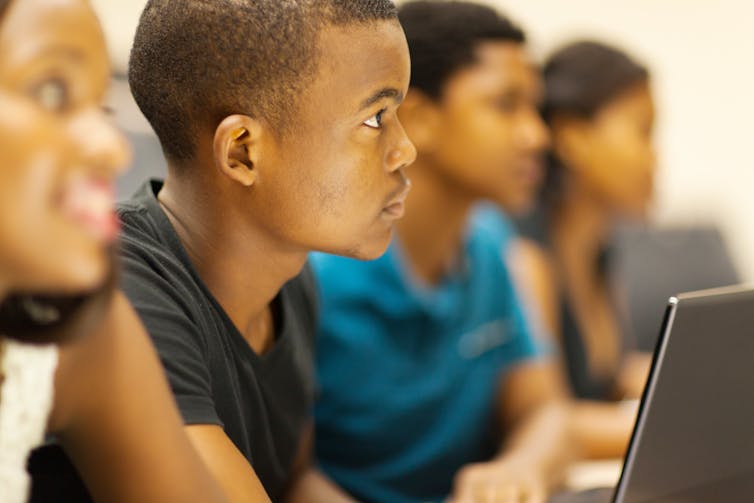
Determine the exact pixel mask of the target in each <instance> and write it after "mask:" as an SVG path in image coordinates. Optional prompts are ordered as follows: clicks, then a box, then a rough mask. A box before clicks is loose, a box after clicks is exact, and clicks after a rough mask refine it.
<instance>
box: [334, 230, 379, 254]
mask: <svg viewBox="0 0 754 503" xmlns="http://www.w3.org/2000/svg"><path fill="white" fill-rule="evenodd" d="M392 238H393V231H392V229H390V230H389V231H388V232H387V233H385V235H383V236H379V237H372V238H371V239H364V240H362V241H360V242H358V243H353V244H352V245H351V246H350V247H345V248H339V249H338V250H333V251H330V252H329V253H332V254H334V255H340V256H343V257H349V258H353V259H357V260H376V259H378V258H380V257H381V256H383V255H384V254H385V252H386V251H387V249H388V247H389V246H390V242H391V241H392Z"/></svg>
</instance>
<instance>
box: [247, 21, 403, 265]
mask: <svg viewBox="0 0 754 503" xmlns="http://www.w3.org/2000/svg"><path fill="white" fill-rule="evenodd" d="M319 43H320V63H319V69H318V71H317V75H316V78H315V79H314V81H313V83H312V84H310V85H309V86H307V88H306V91H305V92H304V94H302V95H301V96H300V97H299V103H300V109H299V113H298V114H297V118H296V119H294V120H295V123H294V124H292V125H291V131H292V132H291V133H290V134H288V135H287V136H286V137H285V138H283V139H281V140H279V141H276V142H274V143H275V145H274V146H273V147H272V148H271V152H270V156H269V157H267V158H268V159H269V160H268V169H266V170H265V173H264V174H263V175H262V176H261V177H260V179H259V180H258V183H259V189H260V190H259V191H258V192H257V195H256V197H255V199H256V203H255V206H256V208H255V211H257V212H260V211H261V212H265V214H264V216H263V218H261V216H260V215H258V214H257V218H258V221H262V222H264V223H265V225H267V226H268V227H269V229H270V230H271V231H272V232H273V233H274V234H275V235H277V236H278V237H279V238H280V239H281V240H282V241H283V242H286V243H291V244H294V245H297V246H300V247H304V248H306V249H309V250H319V251H325V252H330V253H336V254H340V255H347V256H352V257H356V258H362V259H372V258H376V257H378V256H379V255H381V254H382V253H383V252H384V251H385V249H386V248H387V246H388V244H389V243H390V239H391V236H392V228H393V224H394V222H395V220H397V219H398V218H400V217H401V216H402V214H403V201H404V199H405V197H406V194H407V193H408V188H409V182H408V179H407V178H406V175H405V173H404V168H406V167H407V166H408V165H409V164H411V163H412V162H413V161H414V158H415V156H416V152H415V149H414V147H413V144H412V143H411V142H410V141H409V139H408V137H407V136H406V134H405V132H404V130H403V127H402V126H401V124H400V122H399V121H398V117H397V114H396V111H397V108H398V105H399V104H400V103H401V101H402V99H403V96H404V95H405V93H406V92H407V89H408V84H409V77H410V75H409V74H410V63H409V54H408V47H407V45H406V39H405V36H404V34H403V30H402V29H401V27H400V25H399V24H398V23H397V21H395V22H394V21H380V22H374V23H367V24H363V25H356V26H347V27H330V28H327V29H326V30H325V31H324V33H323V34H322V36H321V38H320V41H319ZM270 167H271V168H272V169H269V168H270ZM262 187H265V188H264V190H261V189H262Z"/></svg>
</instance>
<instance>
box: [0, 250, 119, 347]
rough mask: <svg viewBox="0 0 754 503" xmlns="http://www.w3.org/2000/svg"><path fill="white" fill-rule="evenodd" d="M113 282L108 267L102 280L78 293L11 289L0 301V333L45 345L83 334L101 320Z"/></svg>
mask: <svg viewBox="0 0 754 503" xmlns="http://www.w3.org/2000/svg"><path fill="white" fill-rule="evenodd" d="M112 262H113V263H114V262H115V261H114V260H113V261H112ZM116 284H117V274H116V269H115V267H112V268H111V273H110V274H109V276H108V278H107V280H106V281H105V283H104V284H103V285H102V286H101V287H99V288H98V289H96V290H94V291H92V292H87V293H82V294H80V295H50V294H36V293H33V292H13V293H11V294H10V295H9V296H8V297H6V298H5V300H3V301H2V302H1V303H0V336H2V337H7V338H9V339H14V340H17V341H21V342H27V343H33V344H46V343H53V342H54V343H59V342H65V341H66V340H69V339H71V338H74V337H77V336H79V335H83V334H85V333H86V332H87V331H88V330H89V329H91V328H93V327H94V326H95V325H96V324H97V323H98V322H99V321H100V320H101V318H102V316H103V315H104V313H105V311H106V309H107V306H108V305H109V303H110V299H111V297H112V294H113V291H114V290H115V285H116Z"/></svg>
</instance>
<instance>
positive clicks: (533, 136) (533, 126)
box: [519, 107, 550, 151]
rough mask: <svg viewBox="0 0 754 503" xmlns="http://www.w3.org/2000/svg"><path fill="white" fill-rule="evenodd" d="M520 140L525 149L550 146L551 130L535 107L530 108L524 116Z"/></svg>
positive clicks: (535, 149)
mask: <svg viewBox="0 0 754 503" xmlns="http://www.w3.org/2000/svg"><path fill="white" fill-rule="evenodd" d="M519 141H520V143H521V146H522V147H523V148H524V149H525V150H530V151H542V150H545V149H546V148H548V147H549V146H550V130H549V129H548V127H547V125H546V124H545V122H544V120H543V119H542V116H541V115H540V114H539V111H538V110H537V109H536V108H534V107H532V108H531V109H530V110H528V111H527V112H526V116H525V117H524V118H523V123H522V124H521V128H520V130H519Z"/></svg>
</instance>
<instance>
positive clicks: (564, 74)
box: [543, 40, 649, 120]
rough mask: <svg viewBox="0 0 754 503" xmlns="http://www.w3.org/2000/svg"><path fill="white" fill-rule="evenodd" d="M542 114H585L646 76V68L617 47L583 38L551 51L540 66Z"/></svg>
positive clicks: (586, 116)
mask: <svg viewBox="0 0 754 503" xmlns="http://www.w3.org/2000/svg"><path fill="white" fill-rule="evenodd" d="M543 77H544V84H545V103H544V105H543V115H544V117H545V119H546V120H551V119H552V117H553V116H554V115H557V114H569V115H572V116H577V117H584V118H588V117H591V116H593V115H594V114H595V113H597V111H599V109H600V108H602V107H603V106H604V105H606V104H607V103H609V102H610V101H611V100H613V99H614V98H616V97H618V96H619V95H620V94H621V93H623V92H625V91H627V90H629V89H631V88H632V87H633V86H635V85H637V84H640V83H642V82H646V81H647V80H648V79H649V71H648V70H647V68H646V67H645V66H644V65H642V64H641V63H638V62H637V61H636V60H634V59H633V58H632V57H631V56H629V55H628V54H626V53H625V52H623V51H621V50H620V49H618V48H616V47H612V46H610V45H607V44H604V43H601V42H596V41H592V40H583V41H578V42H573V43H570V44H568V45H566V46H564V47H562V48H560V49H558V50H557V51H556V52H554V53H553V54H552V55H551V56H550V57H549V58H548V59H547V61H546V62H545V66H544V69H543Z"/></svg>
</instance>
